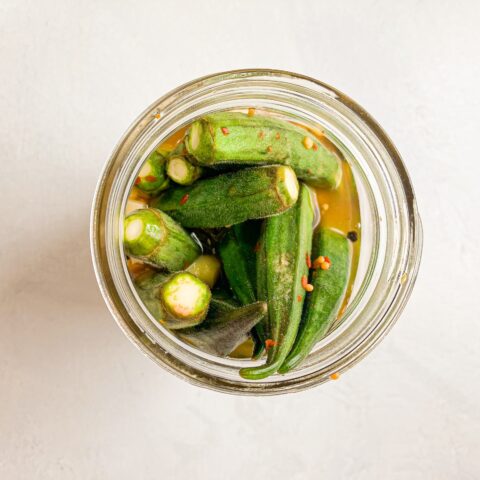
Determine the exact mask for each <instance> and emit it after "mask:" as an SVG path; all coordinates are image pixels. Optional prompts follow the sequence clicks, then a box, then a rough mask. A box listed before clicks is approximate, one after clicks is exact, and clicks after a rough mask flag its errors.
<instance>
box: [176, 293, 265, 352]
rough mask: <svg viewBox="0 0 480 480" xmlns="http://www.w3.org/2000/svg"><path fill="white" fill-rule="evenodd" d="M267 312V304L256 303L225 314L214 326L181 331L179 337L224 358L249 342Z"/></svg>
mask: <svg viewBox="0 0 480 480" xmlns="http://www.w3.org/2000/svg"><path fill="white" fill-rule="evenodd" d="M266 312H267V304H266V303H265V302H256V303H253V304H250V305H245V306H243V307H239V308H236V309H235V310H233V311H231V312H228V313H225V314H224V315H223V316H222V317H220V318H218V319H217V321H216V322H215V323H213V324H212V323H210V324H208V325H207V324H205V326H203V325H202V326H200V327H199V328H196V329H189V330H188V331H180V332H179V333H178V336H179V337H180V338H181V339H182V340H184V341H186V342H188V343H190V344H191V345H193V346H195V347H197V348H199V349H201V350H203V351H204V352H207V353H210V354H212V355H218V356H221V357H224V356H226V355H228V354H229V353H231V352H232V351H233V350H235V348H237V347H238V346H239V345H240V344H241V343H243V342H244V341H245V340H247V338H248V333H249V332H250V330H251V329H252V328H253V327H254V326H255V325H256V324H257V323H258V322H259V321H260V320H261V319H262V318H263V317H264V316H265V314H266Z"/></svg>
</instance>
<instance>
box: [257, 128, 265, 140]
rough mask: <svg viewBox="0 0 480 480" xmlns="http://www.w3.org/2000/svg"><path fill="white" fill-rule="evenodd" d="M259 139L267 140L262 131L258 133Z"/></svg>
mask: <svg viewBox="0 0 480 480" xmlns="http://www.w3.org/2000/svg"><path fill="white" fill-rule="evenodd" d="M258 138H260V139H263V138H265V133H264V132H262V131H261V130H260V131H259V132H258Z"/></svg>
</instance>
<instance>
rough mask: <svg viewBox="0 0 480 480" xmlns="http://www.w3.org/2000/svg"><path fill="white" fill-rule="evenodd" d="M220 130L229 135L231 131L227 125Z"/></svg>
mask: <svg viewBox="0 0 480 480" xmlns="http://www.w3.org/2000/svg"><path fill="white" fill-rule="evenodd" d="M220 130H221V131H222V133H223V134H224V135H228V134H229V133H230V132H229V131H228V128H227V127H222V128H221V129H220Z"/></svg>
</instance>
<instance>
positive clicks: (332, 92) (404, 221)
mask: <svg viewBox="0 0 480 480" xmlns="http://www.w3.org/2000/svg"><path fill="white" fill-rule="evenodd" d="M235 82H237V84H242V82H243V84H242V85H246V84H247V83H248V82H250V83H252V82H270V83H272V84H275V83H276V87H278V88H285V89H286V90H291V91H292V92H295V95H296V96H298V97H300V96H303V97H302V98H303V99H304V100H305V99H306V104H308V102H309V101H310V102H313V100H314V99H315V101H317V102H319V101H320V100H321V101H323V102H327V101H328V102H334V103H332V104H334V105H335V108H336V109H337V110H338V112H339V114H341V115H349V116H351V118H350V120H351V121H352V122H354V123H352V125H354V127H355V128H358V131H356V134H357V135H359V137H360V136H362V135H363V136H364V137H365V138H363V140H364V141H366V140H369V141H370V142H371V145H373V147H372V146H371V145H370V146H371V148H374V147H375V148H377V149H378V150H379V151H381V156H380V157H379V158H381V160H382V162H383V166H385V167H386V168H385V171H384V172H381V173H382V174H384V175H386V176H387V177H388V180H390V184H389V185H388V188H387V189H386V190H388V189H390V190H391V192H392V199H393V200H392V202H393V203H392V204H395V202H397V204H395V205H393V207H394V213H395V215H398V218H396V219H393V220H396V221H397V223H396V224H395V225H394V226H393V227H391V230H392V229H393V230H395V229H396V230H395V231H394V232H393V234H392V231H390V232H389V233H390V235H393V236H392V239H391V240H392V242H393V243H391V245H395V246H396V248H397V249H398V255H399V256H401V262H399V265H397V266H396V268H393V267H391V269H392V271H391V272H389V273H390V274H391V279H392V283H391V284H389V292H390V293H391V295H390V297H389V298H388V301H389V305H388V309H387V310H385V311H380V310H378V311H377V313H376V315H377V316H378V318H377V317H376V318H375V319H376V320H377V321H376V322H373V323H372V325H371V327H372V328H371V331H367V330H366V331H365V332H364V333H365V334H366V335H367V334H368V335H367V336H366V337H365V339H360V338H357V339H355V342H354V343H352V344H351V345H350V346H353V345H355V347H354V348H350V350H348V349H346V350H345V351H344V354H343V356H342V358H341V359H339V361H337V362H334V364H332V365H331V366H330V368H329V369H327V370H325V368H323V369H318V368H311V369H310V371H308V372H304V373H303V374H302V375H300V376H293V377H291V378H288V377H287V378H282V377H277V376H276V379H275V380H273V381H268V382H249V381H244V380H243V379H240V378H238V380H235V379H232V378H225V377H224V376H223V377H222V376H221V375H216V373H215V371H216V368H217V365H216V364H213V366H212V365H207V363H208V360H205V358H201V359H200V360H199V361H198V362H197V365H187V364H186V361H185V356H180V355H179V356H175V355H172V352H171V351H169V350H168V349H167V348H165V347H164V346H162V345H160V344H159V343H162V342H158V338H156V337H155V338H152V335H151V333H152V332H149V331H148V328H141V327H139V325H138V324H137V322H136V321H135V319H134V318H132V317H133V316H134V315H133V314H132V309H131V308H129V306H128V305H125V303H124V296H125V295H126V294H128V292H126V291H125V289H123V291H122V288H126V287H122V286H119V283H118V282H117V281H116V279H115V267H114V268H112V265H115V264H116V263H115V262H117V263H118V259H119V258H118V256H119V251H120V250H121V248H120V246H119V245H118V238H117V239H116V240H117V243H116V245H117V250H115V247H114V248H113V250H115V251H114V252H112V251H109V245H110V244H112V238H111V236H112V232H114V230H115V218H117V217H118V211H116V210H115V209H114V207H113V206H112V203H111V202H110V200H111V198H112V197H113V196H115V195H116V197H115V198H117V199H118V198H120V197H122V198H123V201H124V202H125V195H124V193H125V192H122V191H121V188H120V184H119V183H118V178H119V177H120V176H121V175H122V173H123V174H125V171H123V172H122V169H123V170H124V167H125V164H123V163H122V160H123V159H125V158H126V155H127V154H128V155H130V157H131V158H132V154H131V153H132V151H133V150H134V149H137V151H136V155H137V156H138V158H140V156H141V155H143V156H145V155H146V153H148V148H149V145H150V147H151V144H152V135H154V134H155V132H157V133H158V131H159V123H161V122H162V121H165V122H166V120H164V119H165V118H166V117H168V116H169V115H171V116H173V114H172V113H171V110H172V109H173V110H174V109H175V105H178V104H179V103H181V102H185V101H186V100H185V99H188V100H189V102H190V103H188V104H187V103H185V105H183V107H184V108H185V111H189V112H190V113H192V112H193V110H194V109H195V108H196V106H197V105H198V104H199V99H201V94H202V89H203V90H205V89H207V93H208V94H209V95H215V94H216V93H217V94H219V92H222V94H223V91H222V89H225V90H228V89H229V88H230V87H231V90H232V91H235V85H234V84H235ZM237 88H238V85H237ZM208 89H210V90H208ZM228 92H230V90H228ZM290 93H291V92H290ZM231 94H232V92H230V95H231ZM309 96H310V98H309ZM319 99H320V100H319ZM297 101H299V100H297ZM195 102H197V103H195ZM302 105H303V104H302ZM279 108H280V107H279ZM192 109H193V110H192ZM280 109H281V108H280ZM177 113H178V112H177ZM196 113H197V116H199V115H198V111H197V112H196ZM158 117H160V118H158ZM172 118H173V117H172ZM178 124H179V123H178V121H177V123H176V125H177V127H178ZM155 128H156V129H157V130H155ZM172 129H173V126H172ZM352 132H353V131H352ZM352 132H350V133H352ZM170 133H172V132H168V131H167V130H164V132H163V134H164V138H166V137H167V136H168V134H170ZM140 139H142V141H143V143H142V142H140ZM147 139H149V140H148V141H147ZM149 142H150V143H149ZM379 175H380V174H379ZM379 178H381V177H379ZM393 207H392V208H393ZM115 208H119V205H118V201H117V205H116V207H115ZM392 211H393V210H392ZM385 216H387V215H385ZM383 220H384V221H385V222H386V223H388V222H391V221H393V220H392V219H389V218H385V219H383ZM118 221H119V220H118V218H117V227H118ZM397 230H398V231H397ZM117 231H118V228H117ZM90 232H91V250H92V259H93V264H94V270H95V274H96V277H97V282H98V284H99V287H100V290H101V291H102V295H103V297H104V299H105V302H106V303H107V306H108V308H109V310H110V312H111V313H112V315H113V316H114V318H115V319H116V321H117V323H118V325H119V326H120V328H121V329H122V330H123V332H124V333H125V334H126V335H127V337H128V338H129V339H130V340H131V341H132V342H133V343H134V344H136V345H137V347H138V348H140V350H142V351H143V352H144V353H145V354H146V355H147V356H149V357H150V358H152V359H153V360H154V361H156V363H158V364H160V365H161V366H163V367H164V368H166V369H167V370H169V371H170V372H171V373H174V374H176V375H177V376H180V377H182V378H184V379H186V380H188V381H189V382H191V383H194V384H196V385H199V386H203V387H207V388H211V389H214V390H219V391H223V392H228V393H238V394H253V395H259V394H262V395H268V394H277V393H286V392H292V391H298V390H303V389H305V388H308V387H311V386H314V385H317V384H320V383H323V382H325V381H327V380H328V379H329V376H330V374H331V373H342V372H343V371H345V370H346V369H348V368H350V367H351V366H353V365H354V364H356V363H357V362H358V361H359V360H361V359H362V358H363V357H364V356H365V355H366V354H367V353H368V352H370V351H371V350H372V349H373V348H374V347H375V345H376V344H377V343H378V342H379V341H380V340H381V339H382V338H383V337H384V336H385V335H386V334H387V333H388V331H389V330H390V329H391V327H392V326H393V324H394V323H395V321H396V320H397V318H398V316H399V315H400V313H401V311H402V310H403V308H404V306H405V304H406V302H407V300H408V297H409V295H410V293H411V290H412V288H413V285H414V283H415V279H416V275H417V272H418V268H419V264H420V258H421V249H422V228H421V221H420V217H419V215H418V210H417V206H416V202H415V194H414V191H413V187H412V185H411V182H410V179H409V176H408V173H407V170H406V168H405V165H404V164H403V161H402V159H401V157H400V154H399V153H398V151H397V150H396V148H395V146H394V145H393V142H392V141H391V140H390V138H389V137H388V135H387V134H386V133H385V132H384V130H383V129H382V128H381V127H380V125H379V124H378V123H377V122H376V121H375V120H374V119H373V117H372V116H371V115H369V114H368V113H367V112H366V111H365V110H364V109H363V108H362V107H361V106H359V105H358V104H357V103H356V102H355V101H353V100H352V99H351V98H350V97H348V96H347V95H345V94H343V93H342V92H340V91H339V90H337V89H335V88H333V87H330V86H329V85H327V84H325V83H323V82H321V81H319V80H316V79H314V78H311V77H307V76H305V75H300V74H295V73H291V72H288V71H283V70H270V69H244V70H232V71H227V72H221V73H216V74H212V75H207V76H204V77H201V78H199V79H196V80H192V81H191V82H188V83H186V84H184V85H182V86H180V87H178V88H176V89H174V90H172V91H170V92H169V93H167V94H166V95H164V96H162V97H161V98H160V99H158V100H157V101H155V102H154V103H153V104H152V105H150V106H149V107H148V108H147V109H146V110H145V111H144V112H143V113H142V114H140V115H139V117H137V119H136V120H135V121H134V122H133V123H132V124H131V126H130V127H129V128H128V129H127V131H126V132H125V134H124V135H123V137H122V138H121V140H120V141H119V143H118V144H117V146H116V147H115V149H114V151H113V153H112V155H111V157H110V159H109V160H108V161H107V163H106V165H105V167H104V170H103V172H102V175H101V177H100V179H99V182H98V184H97V188H96V191H95V198H94V201H93V205H92V212H91V230H90ZM114 243H115V242H114ZM112 245H113V244H112ZM383 248H384V249H385V248H386V245H383ZM110 250H112V248H111V249H110ZM407 272H408V274H407ZM383 274H385V272H383ZM379 275H380V274H379ZM127 283H128V280H127ZM372 288H373V287H372ZM372 291H373V290H372ZM131 293H132V292H130V294H131ZM137 300H138V299H137ZM384 303H385V302H384ZM377 307H378V308H380V307H385V305H380V306H379V305H377ZM373 327H374V328H373ZM142 330H143V331H142ZM342 333H344V332H342V331H340V332H339V334H342ZM360 340H362V341H360ZM187 363H188V362H187ZM206 365H207V366H206ZM207 367H209V368H207Z"/></svg>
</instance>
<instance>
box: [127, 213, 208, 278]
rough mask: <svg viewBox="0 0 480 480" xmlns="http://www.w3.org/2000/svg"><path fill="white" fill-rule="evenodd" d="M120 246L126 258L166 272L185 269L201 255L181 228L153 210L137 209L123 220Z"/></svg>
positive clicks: (193, 242) (167, 217)
mask: <svg viewBox="0 0 480 480" xmlns="http://www.w3.org/2000/svg"><path fill="white" fill-rule="evenodd" d="M123 244H124V248H125V252H126V253H127V255H129V256H131V257H134V258H137V259H139V260H143V261H144V262H146V263H149V264H151V265H156V266H158V267H160V268H163V269H166V270H169V271H178V270H182V269H184V268H186V267H187V266H188V265H189V264H190V263H192V262H193V261H194V260H195V259H196V258H197V257H198V256H199V255H200V253H201V251H200V247H199V245H198V244H197V243H196V242H195V241H194V240H193V239H192V237H191V236H190V235H189V234H188V233H187V232H186V231H185V230H184V229H183V228H182V227H181V226H180V225H178V224H177V223H176V222H175V221H174V220H172V219H171V218H170V217H169V216H168V215H167V214H165V213H163V212H161V211H159V210H156V209H154V208H145V209H141V210H136V211H134V212H132V213H130V214H129V215H128V216H127V217H126V218H125V221H124V240H123Z"/></svg>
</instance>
